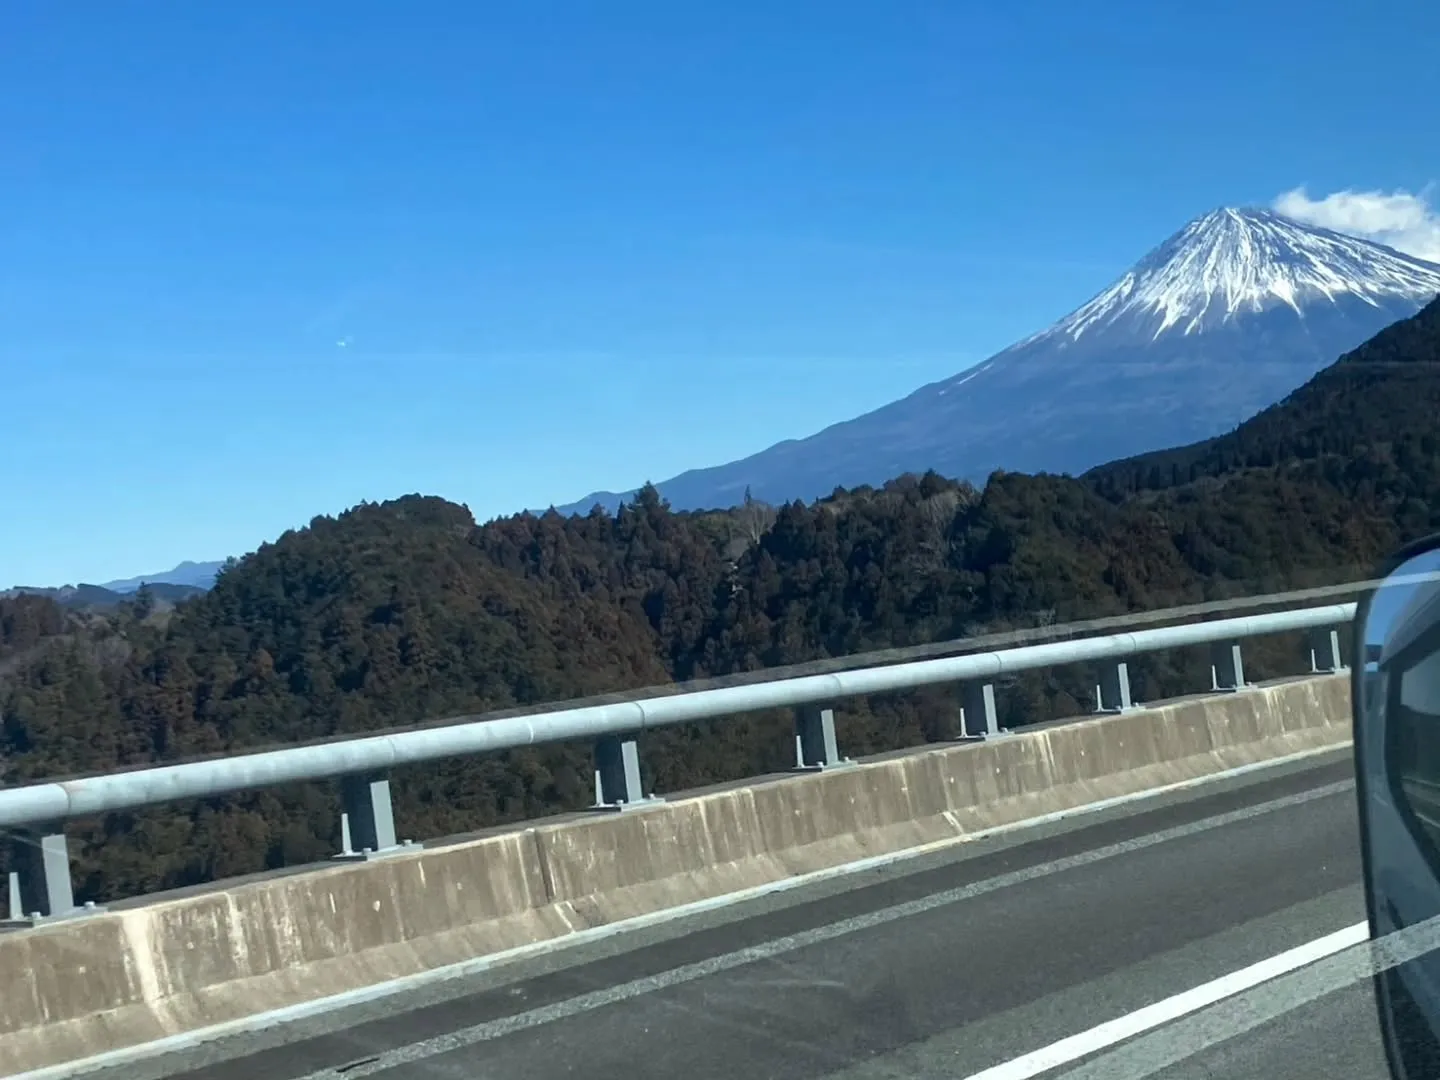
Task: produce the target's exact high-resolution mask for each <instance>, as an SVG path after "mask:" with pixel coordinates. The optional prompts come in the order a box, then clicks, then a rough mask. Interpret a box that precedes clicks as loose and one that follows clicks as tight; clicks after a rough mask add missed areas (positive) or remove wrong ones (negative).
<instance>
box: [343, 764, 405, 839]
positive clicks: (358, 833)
mask: <svg viewBox="0 0 1440 1080" xmlns="http://www.w3.org/2000/svg"><path fill="white" fill-rule="evenodd" d="M340 805H341V808H342V811H341V814H340V854H338V855H336V856H335V858H337V859H374V858H379V857H381V856H384V855H393V854H395V853H396V852H397V851H406V850H411V849H413V848H416V847H419V846H421V845H418V844H416V843H415V842H414V841H412V840H406V841H405V842H403V843H400V842H398V841H397V840H396V839H395V809H394V807H393V806H392V805H391V802H390V781H389V780H388V779H387V778H386V777H385V775H384V774H383V773H359V774H355V775H351V776H342V777H341V778H340Z"/></svg>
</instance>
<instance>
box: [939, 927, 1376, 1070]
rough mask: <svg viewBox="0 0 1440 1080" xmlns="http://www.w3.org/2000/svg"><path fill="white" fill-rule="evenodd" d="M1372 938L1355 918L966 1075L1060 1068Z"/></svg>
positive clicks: (1367, 929) (1366, 928)
mask: <svg viewBox="0 0 1440 1080" xmlns="http://www.w3.org/2000/svg"><path fill="white" fill-rule="evenodd" d="M1369 938H1370V924H1369V923H1368V922H1362V923H1356V924H1355V925H1353V926H1347V927H1345V929H1343V930H1336V931H1335V932H1334V933H1333V934H1326V935H1325V936H1324V937H1322V938H1317V939H1316V940H1314V941H1309V942H1306V943H1305V944H1304V945H1297V946H1296V947H1295V948H1293V949H1289V950H1287V951H1285V952H1283V953H1280V954H1279V955H1278V956H1271V957H1268V958H1267V959H1265V960H1261V961H1260V962H1259V963H1256V964H1251V965H1250V966H1249V967H1245V968H1241V969H1240V970H1239V971H1232V972H1231V973H1230V974H1228V975H1222V976H1220V978H1218V979H1214V980H1212V981H1210V982H1208V983H1203V984H1202V985H1200V986H1196V987H1192V988H1191V989H1189V990H1185V991H1183V992H1182V993H1179V994H1176V995H1174V996H1173V997H1168V998H1165V999H1164V1000H1163V1001H1157V1002H1155V1003H1154V1004H1153V1005H1146V1006H1145V1007H1144V1008H1143V1009H1136V1010H1135V1011H1134V1012H1132V1013H1127V1014H1126V1015H1124V1016H1121V1017H1117V1018H1116V1019H1114V1020H1108V1021H1106V1022H1105V1023H1103V1024H1097V1025H1096V1026H1095V1027H1093V1028H1090V1029H1089V1030H1088V1031H1082V1032H1080V1033H1078V1034H1076V1035H1071V1036H1069V1037H1068V1038H1064V1039H1061V1040H1060V1041H1059V1042H1054V1043H1051V1044H1050V1045H1049V1046H1042V1047H1041V1048H1040V1049H1038V1050H1032V1051H1030V1053H1028V1054H1023V1055H1021V1056H1020V1057H1017V1058H1011V1059H1010V1060H1009V1061H1006V1062H1002V1063H1001V1064H999V1065H994V1066H992V1067H990V1068H988V1069H984V1070H982V1071H980V1072H978V1073H972V1074H970V1076H968V1077H967V1078H966V1080H1030V1077H1034V1076H1039V1075H1040V1074H1041V1073H1045V1072H1049V1071H1050V1070H1051V1069H1058V1068H1059V1067H1060V1066H1061V1065H1068V1064H1070V1063H1071V1062H1072V1061H1079V1060H1080V1059H1081V1058H1083V1057H1085V1056H1087V1055H1089V1054H1093V1053H1095V1052H1096V1051H1099V1050H1104V1049H1106V1048H1107V1047H1111V1046H1114V1045H1115V1044H1116V1043H1118V1042H1121V1041H1123V1040H1125V1039H1128V1038H1131V1037H1132V1036H1135V1035H1139V1034H1141V1033H1142V1032H1146V1031H1149V1030H1151V1029H1152V1028H1157V1027H1159V1026H1160V1025H1161V1024H1168V1023H1169V1022H1170V1021H1172V1020H1178V1019H1179V1018H1180V1017H1182V1016H1187V1015H1189V1014H1190V1013H1193V1012H1198V1011H1200V1010H1201V1009H1203V1008H1206V1007H1207V1006H1210V1005H1214V1004H1215V1003H1216V1002H1218V1001H1223V1000H1224V999H1225V998H1228V997H1233V996H1234V995H1235V994H1239V993H1242V992H1243V991H1245V990H1249V989H1250V988H1251V987H1255V986H1259V985H1260V984H1261V983H1263V982H1267V981H1269V980H1270V979H1275V978H1279V977H1280V976H1281V975H1285V974H1288V973H1289V972H1291V971H1295V970H1296V969H1297V968H1302V967H1304V966H1305V965H1307V964H1313V963H1314V962H1315V961H1317V960H1322V959H1324V958H1325V957H1327V956H1333V955H1334V954H1335V953H1338V952H1341V951H1342V950H1344V949H1348V948H1350V947H1351V946H1352V945H1359V944H1360V943H1361V942H1364V941H1368V940H1369Z"/></svg>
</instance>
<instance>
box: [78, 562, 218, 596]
mask: <svg viewBox="0 0 1440 1080" xmlns="http://www.w3.org/2000/svg"><path fill="white" fill-rule="evenodd" d="M224 565H225V564H224V563H223V562H191V561H189V560H188V559H187V560H186V561H185V562H182V563H181V564H180V565H179V566H176V567H174V568H173V569H170V570H166V571H164V572H163V573H159V574H144V575H141V576H140V577H133V578H120V579H119V580H117V581H107V582H105V583H104V584H103V585H101V586H100V588H102V589H108V590H110V591H111V592H116V593H133V592H135V591H136V590H137V589H139V588H140V586H141V585H186V586H189V587H191V588H195V589H201V590H204V589H208V588H210V586H212V585H214V584H215V575H216V574H218V573H219V572H220V568H221V567H223V566H224Z"/></svg>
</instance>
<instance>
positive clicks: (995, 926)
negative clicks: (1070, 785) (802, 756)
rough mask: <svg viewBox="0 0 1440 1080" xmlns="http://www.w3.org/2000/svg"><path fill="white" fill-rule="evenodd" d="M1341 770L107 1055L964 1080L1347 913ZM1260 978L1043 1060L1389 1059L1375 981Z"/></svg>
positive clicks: (277, 1069) (1279, 1073) (481, 1072)
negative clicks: (1310, 983) (1208, 1003)
mask: <svg viewBox="0 0 1440 1080" xmlns="http://www.w3.org/2000/svg"><path fill="white" fill-rule="evenodd" d="M1350 775H1351V774H1350V766H1349V764H1348V762H1344V761H1341V762H1338V763H1331V764H1327V765H1324V766H1322V767H1319V768H1306V769H1303V770H1299V771H1292V772H1289V773H1288V774H1286V775H1282V776H1266V777H1265V778H1263V779H1260V780H1258V781H1257V780H1256V779H1255V778H1251V779H1249V780H1247V781H1246V782H1245V783H1244V785H1243V786H1231V787H1230V788H1229V789H1227V790H1218V789H1215V788H1209V789H1201V792H1202V793H1198V794H1197V793H1190V794H1188V795H1185V796H1181V797H1178V798H1167V800H1165V801H1164V802H1163V803H1161V804H1137V805H1132V806H1131V807H1126V808H1124V809H1123V810H1117V811H1114V812H1111V813H1109V814H1108V815H1107V816H1105V817H1103V818H1099V817H1090V818H1086V819H1073V820H1071V821H1069V822H1066V823H1063V824H1060V825H1057V826H1052V827H1047V828H1046V829H1045V830H1034V831H1025V832H1019V833H1012V834H1009V835H1008V836H1006V837H1004V838H1000V839H996V840H993V841H981V842H976V843H972V844H966V845H962V846H961V847H958V848H955V849H952V850H951V851H949V852H947V853H941V854H939V855H932V856H929V857H926V858H925V859H921V860H906V861H903V862H899V863H896V864H894V865H893V866H890V867H887V868H884V869H882V870H877V871H870V872H866V874H865V875H863V876H861V875H856V876H855V877H854V878H852V879H848V880H842V881H832V882H829V883H826V884H825V885H822V886H819V887H817V888H815V889H811V890H796V891H794V892H791V893H788V894H783V895H778V896H772V897H769V898H766V899H763V900H758V901H755V902H751V903H747V904H744V905H737V906H734V907H731V908H726V909H722V910H721V911H719V912H713V913H710V914H708V915H706V916H703V917H701V918H698V919H694V920H690V921H688V922H684V923H677V924H670V925H668V926H665V927H662V928H656V929H652V930H649V931H646V932H643V933H641V934H636V935H621V936H617V937H615V938H611V939H608V941H607V942H604V943H599V944H597V945H595V946H593V947H586V948H585V949H583V950H558V951H556V952H555V953H552V954H550V955H548V956H547V957H545V958H542V959H540V960H538V961H536V962H535V963H533V964H530V963H527V965H526V966H524V967H520V966H516V967H514V968H510V969H506V970H504V971H495V972H491V973H489V974H488V975H486V976H483V977H479V978H477V979H475V980H472V981H470V982H468V983H465V984H462V985H452V986H450V987H448V988H446V989H444V990H440V989H436V988H431V989H429V990H425V991H420V992H416V993H410V994H407V995H403V996H401V997H397V998H395V999H392V1000H389V1001H387V1002H384V1003H382V1004H380V1005H377V1006H370V1007H367V1009H366V1010H364V1011H352V1012H351V1013H348V1014H343V1015H339V1014H336V1015H331V1016H329V1017H326V1018H322V1019H318V1020H314V1021H309V1022H307V1024H308V1026H307V1027H304V1028H292V1029H290V1030H289V1031H288V1033H287V1034H286V1036H285V1037H286V1038H289V1039H291V1040H294V1041H291V1042H290V1043H289V1044H288V1045H284V1046H269V1047H267V1046H266V1044H267V1042H270V1043H273V1042H274V1041H276V1040H277V1039H278V1038H279V1037H280V1036H279V1035H278V1034H277V1033H274V1032H271V1033H263V1034H261V1035H258V1036H247V1037H245V1038H244V1039H243V1040H231V1041H230V1042H227V1043H223V1044H217V1045H214V1046H211V1047H208V1048H205V1049H204V1050H202V1051H199V1052H191V1053H188V1054H186V1055H184V1056H176V1057H172V1058H169V1059H165V1060H163V1061H161V1062H155V1063H151V1064H150V1065H147V1066H145V1067H143V1068H137V1067H135V1066H130V1067H126V1068H123V1069H116V1070H112V1072H113V1074H114V1077H115V1078H116V1080H118V1078H119V1077H122V1076H123V1077H124V1080H143V1078H145V1077H155V1076H160V1075H171V1076H183V1077H184V1078H185V1080H251V1078H253V1077H258V1076H263V1077H267V1078H273V1080H300V1078H304V1080H342V1078H344V1080H351V1078H357V1080H358V1078H359V1077H367V1076H370V1077H378V1078H381V1080H439V1078H451V1077H454V1078H462V1077H463V1078H482V1077H495V1078H503V1080H510V1078H516V1077H522V1076H523V1077H526V1078H527V1080H560V1078H562V1077H565V1078H569V1077H584V1078H589V1080H608V1078H611V1077H615V1078H625V1080H648V1078H651V1077H666V1078H670V1080H674V1078H680V1080H734V1078H735V1077H743V1078H745V1080H810V1078H821V1077H834V1078H837V1080H839V1078H845V1080H881V1078H884V1080H891V1078H896V1080H898V1078H901V1077H903V1078H906V1080H915V1078H919V1077H924V1078H931V1077H936V1078H938V1077H945V1078H947V1080H963V1078H966V1077H970V1076H973V1075H974V1074H976V1073H979V1072H982V1071H983V1070H987V1069H993V1068H995V1067H997V1066H1001V1065H1002V1064H1004V1063H1006V1062H1013V1059H1015V1058H1017V1057H1019V1056H1021V1055H1025V1054H1027V1053H1029V1052H1031V1051H1034V1050H1037V1049H1038V1048H1041V1047H1045V1046H1048V1045H1050V1044H1052V1043H1055V1042H1056V1041H1057V1040H1060V1039H1064V1038H1066V1037H1068V1036H1071V1035H1074V1034H1075V1033H1077V1032H1084V1031H1087V1030H1088V1029H1091V1028H1094V1027H1095V1026H1096V1025H1100V1024H1104V1023H1106V1022H1108V1021H1112V1020H1114V1019H1115V1018H1117V1017H1122V1016H1126V1015H1127V1014H1131V1013H1133V1012H1134V1011H1135V1010H1137V1009H1140V1008H1142V1007H1144V1006H1147V1005H1150V1004H1152V1003H1154V1002H1158V1001H1162V1000H1165V999H1168V998H1170V997H1172V996H1173V995H1177V994H1180V993H1182V992H1184V991H1188V990H1190V989H1191V988H1193V987H1195V986H1198V985H1200V984H1203V983H1207V982H1209V981H1211V980H1214V979H1218V978H1220V977H1222V976H1226V975H1228V974H1230V973H1232V972H1235V971H1237V970H1239V969H1242V968H1245V967H1247V966H1248V965H1251V964H1255V963H1257V962H1259V961H1262V960H1265V959H1266V958H1268V957H1271V956H1274V955H1275V954H1278V953H1281V952H1284V951H1285V950H1288V949H1292V948H1294V947H1297V946H1300V945H1303V944H1305V943H1307V942H1310V941H1313V940H1314V939H1316V938H1320V937H1323V936H1325V935H1327V934H1331V933H1333V932H1335V931H1339V930H1342V929H1344V928H1346V927H1352V926H1354V925H1355V924H1356V923H1359V922H1361V921H1363V919H1364V907H1363V899H1362V895H1361V891H1360V885H1359V881H1360V876H1359V875H1360V867H1359V852H1358V845H1357V835H1356V819H1355V804H1354V799H1355V795H1354V790H1353V786H1352V785H1351V784H1350V782H1349V780H1350ZM1304 976H1305V973H1304V972H1302V973H1301V974H1300V976H1299V977H1301V978H1303V977H1304ZM1267 992H1269V991H1268V989H1267V987H1265V986H1262V987H1259V988H1258V989H1256V990H1254V991H1250V992H1248V994H1246V995H1241V996H1240V997H1239V998H1232V999H1230V1000H1228V1001H1225V1002H1221V1003H1219V1004H1218V1005H1215V1006H1212V1007H1211V1008H1209V1009H1206V1010H1203V1011H1201V1012H1199V1013H1196V1014H1193V1015H1190V1016H1187V1017H1185V1018H1182V1019H1178V1020H1176V1021H1174V1022H1171V1023H1167V1024H1165V1025H1162V1026H1160V1027H1157V1028H1156V1029H1155V1030H1152V1031H1149V1032H1146V1033H1144V1034H1141V1035H1139V1036H1136V1037H1134V1038H1130V1039H1127V1040H1125V1041H1123V1042H1120V1043H1117V1044H1116V1045H1114V1046H1111V1047H1106V1048H1104V1049H1103V1050H1101V1051H1097V1052H1095V1053H1092V1054H1090V1055H1089V1056H1088V1057H1086V1058H1079V1059H1076V1060H1073V1061H1070V1062H1068V1063H1066V1064H1065V1065H1063V1066H1062V1067H1060V1068H1057V1069H1055V1070H1052V1071H1051V1072H1047V1073H1044V1074H1043V1075H1045V1076H1047V1077H1050V1076H1062V1075H1064V1076H1074V1077H1076V1078H1080V1077H1085V1076H1096V1077H1130V1076H1134V1077H1139V1076H1154V1077H1158V1078H1160V1080H1181V1078H1184V1080H1198V1078H1200V1077H1206V1078H1215V1077H1227V1078H1228V1077H1235V1078H1238V1077H1264V1078H1267V1080H1269V1078H1274V1080H1285V1078H1289V1077H1294V1078H1296V1080H1299V1078H1301V1077H1304V1078H1305V1080H1314V1078H1316V1077H1326V1076H1344V1077H1347V1078H1351V1080H1370V1078H1372V1077H1373V1078H1375V1080H1380V1078H1383V1077H1385V1076H1386V1075H1387V1073H1386V1070H1385V1065H1384V1059H1383V1057H1382V1052H1381V1048H1380V1043H1379V1041H1378V1035H1377V1033H1376V1023H1375V1017H1374V1005H1373V1000H1372V998H1371V994H1370V990H1369V984H1368V982H1361V983H1352V984H1350V985H1346V986H1341V987H1340V988H1338V989H1333V988H1332V989H1330V990H1327V991H1325V992H1324V993H1318V992H1317V993H1312V994H1310V995H1309V996H1308V997H1306V996H1304V995H1300V996H1298V997H1295V998H1294V999H1293V1001H1292V1002H1291V1003H1289V1004H1283V1005H1282V1006H1281V1007H1279V1008H1272V1009H1271V1011H1272V1012H1274V1013H1275V1015H1273V1016H1271V1017H1270V1018H1269V1019H1263V1017H1264V1015H1265V1014H1264V1009H1263V1008H1262V1009H1260V1010H1259V1011H1258V1012H1257V1011H1256V1009H1255V1008H1254V1007H1253V1006H1254V1001H1253V1000H1250V999H1251V998H1254V996H1255V995H1257V994H1258V995H1263V994H1265V993H1267ZM1272 999H1273V995H1272ZM1256 1000H1258V999H1256ZM1273 1004H1274V1002H1273V1000H1272V1001H1271V1005H1272V1006H1273ZM1227 1017H1228V1018H1227ZM1257 1017H1261V1018H1262V1019H1261V1020H1260V1021H1257V1019H1256V1018H1257ZM236 1055H239V1056H236ZM222 1059H223V1060H222ZM1010 1068H1011V1069H1012V1072H1011V1073H1009V1074H999V1075H1002V1076H1003V1078H1004V1080H1018V1078H1019V1077H1021V1076H1023V1075H1035V1074H1033V1073H1023V1071H1019V1072H1017V1071H1014V1070H1015V1069H1017V1068H1019V1067H1018V1066H1015V1065H1012V1066H1010ZM101 1075H104V1074H101Z"/></svg>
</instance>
